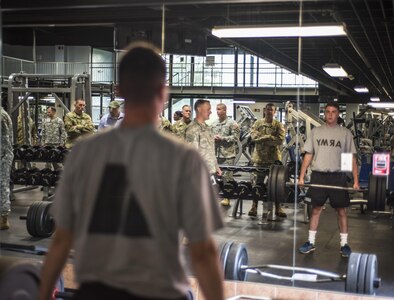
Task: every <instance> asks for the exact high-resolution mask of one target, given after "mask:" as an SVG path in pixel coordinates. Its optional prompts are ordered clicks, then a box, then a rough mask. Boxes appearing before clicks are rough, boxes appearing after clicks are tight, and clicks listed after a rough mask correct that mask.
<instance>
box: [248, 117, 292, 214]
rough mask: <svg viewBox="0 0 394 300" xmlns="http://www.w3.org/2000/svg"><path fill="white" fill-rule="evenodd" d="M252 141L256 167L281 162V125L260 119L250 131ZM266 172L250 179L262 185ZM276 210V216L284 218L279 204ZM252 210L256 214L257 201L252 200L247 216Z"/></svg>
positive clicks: (283, 135) (283, 137)
mask: <svg viewBox="0 0 394 300" xmlns="http://www.w3.org/2000/svg"><path fill="white" fill-rule="evenodd" d="M250 136H251V138H252V141H253V142H254V143H255V147H254V150H253V154H252V162H253V165H254V166H256V167H269V166H270V165H271V164H273V163H274V162H275V161H276V160H281V158H282V154H281V151H280V146H281V145H282V143H283V141H284V139H285V128H284V126H283V124H282V123H280V122H279V121H277V120H272V123H268V122H267V121H266V120H265V119H260V120H257V121H256V122H254V124H253V126H252V129H251V131H250ZM267 175H268V172H263V173H261V172H257V174H255V175H254V176H253V177H254V178H253V179H252V181H253V185H254V184H262V183H263V182H264V179H265V177H266V176H267ZM275 206H276V208H277V211H276V214H277V215H278V216H281V217H286V214H285V213H284V212H283V211H281V210H280V208H279V203H275ZM253 210H254V212H255V213H257V200H253V206H252V209H251V210H250V211H249V215H254V214H255V213H252V211H253Z"/></svg>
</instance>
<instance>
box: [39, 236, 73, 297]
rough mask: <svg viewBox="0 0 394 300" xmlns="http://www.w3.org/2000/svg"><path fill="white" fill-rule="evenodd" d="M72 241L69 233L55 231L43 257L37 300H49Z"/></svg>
mask: <svg viewBox="0 0 394 300" xmlns="http://www.w3.org/2000/svg"><path fill="white" fill-rule="evenodd" d="M72 241H73V235H72V233H71V231H68V230H65V229H61V228H57V229H56V232H55V238H54V240H53V242H52V244H51V246H50V248H49V252H48V254H47V255H46V257H45V262H44V266H43V268H42V272H41V283H40V290H39V294H38V296H39V297H38V299H39V300H49V299H51V296H52V292H53V289H54V286H55V283H56V280H57V278H58V277H59V276H60V273H61V271H62V269H63V267H64V264H65V263H66V260H67V257H68V254H69V252H70V249H71V245H72Z"/></svg>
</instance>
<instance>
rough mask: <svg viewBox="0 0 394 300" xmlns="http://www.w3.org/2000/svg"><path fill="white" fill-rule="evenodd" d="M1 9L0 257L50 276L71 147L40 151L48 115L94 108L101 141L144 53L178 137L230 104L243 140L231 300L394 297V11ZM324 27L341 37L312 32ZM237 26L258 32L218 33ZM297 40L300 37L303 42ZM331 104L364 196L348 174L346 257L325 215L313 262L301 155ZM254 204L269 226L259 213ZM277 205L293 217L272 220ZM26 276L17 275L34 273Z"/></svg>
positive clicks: (103, 4)
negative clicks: (271, 132) (187, 120)
mask: <svg viewBox="0 0 394 300" xmlns="http://www.w3.org/2000/svg"><path fill="white" fill-rule="evenodd" d="M0 12H1V18H0V20H1V23H0V26H1V30H0V32H1V33H0V41H1V43H0V44H1V47H0V54H1V57H2V68H1V71H0V72H1V78H2V105H3V107H4V108H5V110H6V111H7V113H8V114H9V115H10V117H11V120H12V124H13V135H14V142H13V144H14V145H13V152H14V160H13V162H12V171H11V174H10V178H9V181H10V187H11V195H10V197H11V212H10V214H9V216H8V221H9V224H10V228H9V229H6V230H1V231H0V245H1V249H0V258H2V259H6V260H5V261H7V260H8V259H10V261H12V262H14V261H15V260H18V261H23V262H27V263H28V264H29V265H34V266H36V265H39V264H40V263H41V262H42V261H43V260H44V258H45V254H46V252H47V250H48V247H49V245H50V243H51V241H52V238H53V237H52V234H53V231H54V226H55V225H54V220H53V218H52V217H51V215H50V206H51V202H52V200H53V199H54V198H55V195H56V183H57V181H58V179H59V178H60V177H61V172H62V166H63V162H64V159H65V158H66V157H67V154H68V152H69V151H70V150H69V149H67V148H65V147H62V146H59V147H54V146H45V145H44V144H42V142H41V139H42V134H41V133H42V124H43V122H44V119H45V118H46V112H47V109H48V107H54V108H56V114H57V116H58V117H60V118H63V117H64V116H65V115H66V114H67V113H69V112H70V111H72V110H73V107H74V104H75V102H76V100H78V99H80V98H83V99H84V100H85V102H86V108H85V111H86V113H87V114H88V115H90V116H91V119H92V122H93V124H94V126H95V129H94V130H95V131H97V128H98V126H99V123H100V119H101V118H102V116H103V115H105V114H107V113H108V107H109V104H110V103H111V102H112V101H116V102H117V103H119V105H120V110H121V111H122V109H123V99H122V98H120V97H119V94H118V85H117V83H118V74H117V71H118V70H117V66H118V62H119V59H120V57H121V55H122V51H123V49H124V48H125V47H126V46H127V45H128V44H129V43H130V42H133V41H137V40H147V41H150V42H152V43H154V44H155V45H156V46H157V47H158V48H160V49H161V52H162V53H161V54H162V57H163V59H164V60H165V63H166V68H167V85H168V87H169V93H170V96H169V100H168V102H167V103H166V105H165V107H164V108H163V111H162V116H163V117H165V118H166V119H168V120H169V122H170V123H171V124H172V125H173V124H174V123H175V120H174V113H175V112H176V111H182V108H183V107H184V106H185V105H187V106H190V107H191V108H192V112H191V119H193V118H194V117H195V112H194V110H193V106H194V103H195V102H196V101H197V100H198V99H207V100H209V101H210V103H211V107H212V114H211V115H210V119H209V120H207V124H208V125H212V124H213V123H214V121H216V120H217V119H218V117H217V114H216V107H217V105H218V104H225V105H226V107H227V116H228V117H229V118H230V119H232V120H235V121H236V122H237V124H238V126H239V129H240V135H239V139H238V140H237V142H236V157H235V160H234V161H235V162H234V164H233V165H220V167H221V169H222V171H227V172H232V174H233V180H232V181H231V182H223V181H222V180H221V179H220V178H219V179H217V181H216V182H215V186H216V188H217V190H218V203H219V202H220V201H221V200H223V199H224V198H225V199H229V202H230V203H229V205H226V206H221V208H220V209H221V212H222V215H223V218H224V221H225V226H224V228H223V229H221V230H220V231H218V232H216V233H215V236H214V237H215V241H216V242H217V245H218V251H219V254H220V260H221V263H222V265H223V274H224V278H225V280H226V281H225V295H226V299H370V298H371V299H372V298H373V299H389V298H394V273H393V272H392V266H393V261H394V260H393V258H392V256H393V253H394V230H393V227H394V219H393V212H394V174H393V172H394V171H393V168H394V167H393V166H394V165H393V164H394V138H393V133H394V120H393V116H394V102H393V99H392V97H393V96H394V87H393V86H394V80H393V78H394V77H393V72H394V48H393V39H394V23H393V22H394V2H393V1H390V0H369V1H367V0H365V1H355V0H343V1H335V0H327V1H326V0H322V1H308V0H306V1H282V0H281V1H279V0H278V1H275V0H272V1H241V0H234V1H220V0H217V1H216V0H213V1H195V0H191V1H175V0H168V1H155V0H145V1H124V0H112V1H106V0H103V1H99V0H90V1H88V0H80V1H78V2H76V3H67V2H64V3H58V2H54V1H44V0H43V1H8V0H5V1H2V3H1V5H0ZM322 25H324V26H326V25H327V26H333V28H330V29H329V33H327V32H326V33H324V32H322V33H313V34H311V33H306V34H305V35H304V33H303V32H302V31H301V29H305V28H306V29H308V28H309V29H310V28H311V27H314V26H317V27H319V26H320V27H321V26H322ZM236 27H239V28H243V29H245V28H246V29H247V30H246V31H243V32H242V33H237V34H234V33H231V32H224V33H222V32H221V31H220V30H221V29H234V28H236ZM292 27H294V28H298V30H300V31H297V33H295V34H293V33H292ZM334 27H339V29H340V30H342V31H340V32H338V33H336V32H334ZM256 28H258V30H257V33H256V32H255V31H253V30H252V29H256ZM283 28H285V33H283V32H281V31H280V30H279V29H283ZM276 29H278V30H276ZM243 34H245V35H243ZM333 69H334V70H336V71H340V72H342V73H339V74H338V73H330V71H332V70H333ZM329 102H335V103H337V105H338V107H339V112H340V117H341V119H343V121H344V125H343V126H344V127H346V128H347V129H349V130H350V131H351V133H352V134H353V137H354V139H353V141H354V144H355V147H356V150H357V154H356V157H357V164H358V174H359V175H358V176H359V182H360V189H353V188H352V178H351V176H349V177H348V178H347V187H344V188H342V187H341V188H340V189H348V190H349V194H350V206H349V208H348V209H347V215H348V223H349V241H348V242H349V245H350V246H351V248H352V251H353V253H352V255H351V256H350V257H342V256H341V255H340V252H339V228H338V224H337V216H336V211H335V210H334V209H333V208H332V207H331V206H330V203H329V202H327V203H326V204H325V206H324V208H323V211H322V213H321V217H320V224H319V228H318V233H317V236H316V250H315V251H314V252H313V253H308V254H302V253H300V252H299V247H300V246H301V245H302V244H303V243H304V242H305V240H307V237H308V230H309V221H310V217H311V212H312V205H311V202H310V201H311V200H310V197H308V193H307V191H308V184H305V185H303V186H299V185H298V184H297V178H298V177H299V174H300V168H301V164H302V159H303V157H304V155H303V147H304V144H305V141H306V139H307V138H308V135H309V134H310V133H311V130H312V129H313V128H316V127H319V126H322V125H323V124H324V122H325V121H324V114H325V106H326V104H327V103H329ZM267 103H273V104H274V105H275V107H276V113H275V117H274V118H275V119H276V120H278V121H279V122H280V123H281V124H283V127H284V129H285V139H284V140H283V143H282V144H281V145H280V156H281V159H280V160H278V161H276V162H275V163H274V164H272V165H271V166H268V167H262V168H260V167H256V166H253V163H252V153H253V151H254V147H255V145H254V144H253V142H252V141H251V129H252V126H253V124H254V123H255V122H256V121H257V120H259V119H262V118H264V117H265V108H266V105H267ZM19 119H20V120H19ZM18 131H20V132H21V133H19V132H18ZM20 134H21V135H22V139H21V140H20V141H18V139H17V137H18V136H19V135H20ZM94 134H96V133H94ZM148 159H149V158H147V160H148ZM169 172H171V170H169ZM256 172H257V173H259V172H263V173H264V174H266V177H265V179H264V181H263V182H260V183H258V184H256V182H254V181H253V176H254V174H256ZM306 177H308V174H307V176H306ZM1 180H2V181H4V180H7V179H5V178H3V177H2V178H1ZM306 181H307V180H306ZM323 188H324V187H323ZM253 201H258V207H257V214H256V215H255V216H254V215H253V216H250V215H249V213H248V212H249V211H250V209H251V208H252V206H253V204H252V203H253ZM274 203H280V209H281V211H284V212H285V214H286V217H280V216H278V215H276V213H275V212H276V210H277V209H276V208H275V205H274ZM181 247H182V251H183V255H184V257H185V264H186V267H187V270H188V275H189V278H190V282H191V286H192V294H193V296H191V297H193V298H191V299H203V296H202V295H201V294H200V291H199V287H198V285H197V283H196V281H195V279H194V277H193V271H192V270H191V268H189V266H188V265H189V260H188V246H187V243H182V245H181ZM72 262H73V258H72V253H70V259H69V261H68V264H67V268H66V269H65V270H64V272H63V277H62V278H61V280H60V279H59V283H58V286H57V288H58V289H57V291H58V296H57V298H59V299H67V298H70V297H71V296H70V295H72V294H73V292H74V289H75V288H76V287H77V285H76V283H75V281H74V277H73V273H72ZM12 264H13V263H10V265H11V267H12ZM11 267H9V266H8V265H7V263H5V266H3V265H0V272H2V273H3V274H2V275H1V276H0V295H8V294H7V292H9V291H10V289H12V288H14V287H15V286H18V284H19V285H20V283H19V280H18V283H16V281H17V280H15V277H13V276H14V275H13V274H12V270H11V269H12V268H11ZM26 268H27V269H24V270H22V271H20V270H19V271H18V270H17V272H21V273H17V274H18V275H17V277H16V278H22V277H18V276H22V275H20V274H22V273H23V272H25V273H26V272H31V270H30V269H29V267H26ZM7 272H8V273H7ZM4 274H6V275H7V276H8V277H7V276H6V275H4ZM6 278H8V279H7V280H6ZM23 278H24V277H23ZM2 281H3V284H2ZM4 282H7V283H4ZM13 283H15V285H13ZM23 288H24V287H22V289H23ZM28 288H31V287H26V289H28ZM7 289H8V290H7ZM32 289H33V290H34V287H32ZM2 293H5V294H2ZM0 297H1V298H2V296H0ZM33 298H34V296H32V295H28V296H26V298H23V299H33ZM7 299H8V298H7ZM9 299H20V298H12V297H11V296H10V298H9Z"/></svg>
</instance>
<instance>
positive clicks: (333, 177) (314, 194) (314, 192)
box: [307, 171, 350, 208]
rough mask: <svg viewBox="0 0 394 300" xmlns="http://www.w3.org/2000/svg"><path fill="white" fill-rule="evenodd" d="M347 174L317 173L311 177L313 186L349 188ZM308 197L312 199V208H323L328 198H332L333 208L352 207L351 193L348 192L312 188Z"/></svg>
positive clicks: (313, 173)
mask: <svg viewBox="0 0 394 300" xmlns="http://www.w3.org/2000/svg"><path fill="white" fill-rule="evenodd" d="M346 182H347V178H346V173H343V172H333V173H327V172H316V171H313V172H312V175H311V183H312V184H324V185H334V186H343V187H347V184H346ZM307 197H310V198H311V204H312V206H323V205H324V203H326V201H327V198H330V205H331V206H332V207H333V208H341V207H348V206H349V205H350V197H349V192H348V191H346V190H337V189H326V188H313V187H310V188H309V189H308V192H307Z"/></svg>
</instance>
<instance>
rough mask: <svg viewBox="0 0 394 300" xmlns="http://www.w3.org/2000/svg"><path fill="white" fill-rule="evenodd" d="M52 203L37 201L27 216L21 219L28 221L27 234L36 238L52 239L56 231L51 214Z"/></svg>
mask: <svg viewBox="0 0 394 300" xmlns="http://www.w3.org/2000/svg"><path fill="white" fill-rule="evenodd" d="M51 205H52V202H43V201H37V202H33V204H32V205H30V207H29V210H28V211H27V216H21V217H19V219H21V220H26V228H27V232H28V233H29V234H30V235H31V236H34V237H42V238H47V237H50V236H51V235H52V234H53V232H54V230H55V222H54V220H53V218H52V216H51V215H50V214H49V209H50V207H51Z"/></svg>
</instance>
